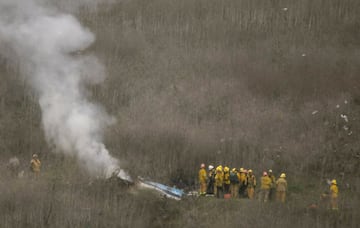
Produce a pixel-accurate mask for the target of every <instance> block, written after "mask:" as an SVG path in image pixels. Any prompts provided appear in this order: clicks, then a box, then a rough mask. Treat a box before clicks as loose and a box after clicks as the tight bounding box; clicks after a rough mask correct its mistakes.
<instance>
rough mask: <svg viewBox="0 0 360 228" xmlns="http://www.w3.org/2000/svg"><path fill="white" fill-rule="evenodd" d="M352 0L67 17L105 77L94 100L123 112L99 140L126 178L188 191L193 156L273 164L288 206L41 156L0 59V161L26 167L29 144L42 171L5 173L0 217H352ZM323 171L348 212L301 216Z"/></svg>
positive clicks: (37, 116)
mask: <svg viewBox="0 0 360 228" xmlns="http://www.w3.org/2000/svg"><path fill="white" fill-rule="evenodd" d="M359 4H360V1H358V0H346V1H344V0H328V1H324V0H302V1H299V0H287V1H282V0H280V1H263V0H220V1H219V0H198V1H191V0H184V1H176V0H167V1H165V0H154V1H146V0H133V1H121V2H118V3H115V4H112V5H109V4H102V5H100V6H99V7H98V8H97V9H96V10H94V9H92V8H90V7H83V8H81V10H79V11H78V12H77V13H76V14H77V17H78V18H79V19H80V20H81V22H82V23H83V24H84V25H86V26H88V27H89V28H90V30H91V31H93V32H94V33H95V34H96V36H97V41H96V42H95V44H94V45H93V46H92V47H91V49H90V50H88V51H89V52H92V53H94V54H95V55H96V56H98V57H99V58H100V59H101V61H102V62H103V63H104V64H105V66H106V68H107V73H108V77H107V79H106V81H105V82H104V83H103V84H101V85H98V86H94V87H92V88H89V89H90V91H91V95H89V99H90V100H92V101H94V102H98V103H100V104H102V105H103V106H104V107H105V109H107V110H108V111H109V112H110V113H111V114H112V115H114V116H115V117H116V118H117V119H118V122H117V123H116V124H115V125H114V126H112V127H111V128H110V129H109V130H108V132H107V133H106V137H105V141H106V142H105V143H106V145H107V147H108V148H109V149H110V151H111V153H112V154H113V155H114V156H116V157H118V158H120V159H121V161H122V163H123V164H122V165H123V166H124V167H126V168H128V170H129V172H130V173H131V174H133V175H134V176H137V175H142V176H150V177H152V178H154V179H156V180H159V181H161V182H164V183H169V184H177V185H180V186H182V187H185V188H186V189H193V188H194V187H195V186H196V175H195V174H196V172H197V167H198V165H199V164H200V163H201V162H206V163H207V164H209V163H214V164H220V163H222V164H227V165H229V166H236V167H239V166H244V167H251V168H253V169H254V170H255V171H256V172H257V174H259V173H260V172H261V171H262V170H264V169H268V168H270V167H272V168H273V169H274V170H275V172H277V173H279V172H281V171H286V172H287V173H288V176H289V182H292V188H291V191H292V194H293V199H292V201H291V203H289V204H288V205H286V208H285V209H283V208H278V205H267V206H263V205H258V204H256V203H254V204H248V202H246V201H244V202H242V201H241V202H230V203H228V202H227V203H224V201H216V200H209V201H205V200H186V201H184V202H181V203H179V204H175V203H173V202H172V201H167V200H165V201H164V200H160V199H157V198H153V197H152V196H149V195H148V194H145V193H142V192H140V193H137V194H136V195H133V194H132V193H131V194H130V193H127V192H123V190H121V189H118V187H116V186H113V185H111V184H110V185H109V184H108V183H106V184H105V183H102V182H96V183H95V184H92V185H88V182H89V178H88V177H87V175H86V174H85V173H83V171H81V170H79V169H78V168H77V165H76V163H75V162H74V161H73V160H72V158H66V157H63V156H60V155H53V154H52V153H50V152H49V151H51V150H53V148H48V147H47V145H46V143H45V141H44V136H43V132H42V129H41V112H40V109H39V106H38V104H37V98H36V95H35V94H34V93H33V92H32V90H31V89H30V87H29V86H28V84H27V82H26V80H24V79H23V78H22V77H21V76H20V73H19V72H18V70H17V69H16V67H15V68H14V67H11V65H10V63H8V62H7V61H6V60H4V59H2V58H1V56H0V79H1V81H2V83H0V150H1V151H2V159H3V161H6V160H7V159H8V158H9V157H11V156H13V155H17V156H18V157H19V158H20V160H21V163H22V166H23V167H22V168H23V169H27V163H28V162H27V159H28V158H29V157H30V156H31V154H32V153H33V152H38V153H40V156H41V159H42V160H43V161H44V173H45V174H44V177H43V179H42V180H41V181H39V182H38V183H37V184H34V183H33V182H32V181H28V180H19V181H13V180H7V179H4V180H3V181H2V185H3V187H1V189H4V190H1V192H2V194H1V197H0V203H1V205H3V206H2V207H0V210H2V213H1V217H0V221H1V222H0V223H1V224H2V226H1V227H193V226H197V227H199V226H204V227H212V226H213V227H215V226H220V225H224V224H226V225H224V226H229V227H230V226H235V227H236V226H237V227H238V226H239V224H240V225H241V224H242V225H243V226H250V227H265V226H266V225H267V227H275V226H278V227H289V226H290V225H291V226H295V227H304V226H309V227H341V226H347V227H356V225H357V223H358V221H357V219H356V215H357V214H356V213H357V212H356V210H352V209H351V208H356V207H357V206H358V202H359V199H358V196H356V195H355V193H356V192H357V191H358V189H360V183H359V174H358V173H359V167H360V165H359V153H358V151H359V149H360V145H359V142H360V140H359V136H358V134H357V132H358V130H359V129H360V126H359V124H358V121H357V119H358V118H359V111H360V106H359V104H360V101H359V100H360V93H359V91H360V90H359V88H360V80H359V78H358V75H359V73H360V67H359V66H360V64H359V61H360V58H359V54H358V51H357V50H358V48H359V46H360V43H359V40H360V37H359V34H360V32H359V30H360V24H359V21H360V18H359V17H360V16H359V15H360V14H359V10H358V9H359V8H360V5H359ZM284 8H287V10H285V9H284ZM0 50H3V49H2V48H1V49H0ZM345 100H347V101H348V103H347V104H344V101H345ZM337 104H340V108H336V105H337ZM315 110H317V111H318V113H317V114H314V115H313V114H312V112H313V111H315ZM340 114H347V115H348V116H349V118H350V121H349V123H345V122H344V121H343V120H342V119H341V118H340V117H339V116H340ZM344 124H347V125H348V127H350V130H351V131H352V134H351V135H348V134H349V131H345V130H344V128H343V127H344ZM4 163H5V162H3V164H4ZM64 170H65V171H64ZM73 173H77V175H73ZM326 178H337V179H338V180H339V182H340V187H341V192H344V193H346V195H347V196H351V197H349V198H347V197H345V198H344V205H345V204H346V202H349V201H351V202H352V203H351V205H350V206H349V208H350V209H349V210H344V211H341V212H340V213H339V214H336V216H333V214H329V212H325V211H324V212H323V213H320V214H315V215H314V214H311V213H310V214H309V213H308V212H307V211H306V210H305V209H304V208H305V207H306V205H304V204H305V203H311V202H312V201H313V200H316V199H317V196H318V195H319V194H320V192H321V191H322V190H323V188H324V187H325V185H324V180H325V179H326ZM83 180H86V181H83ZM304 180H306V181H304ZM118 190H119V191H118ZM308 191H310V193H309V194H307V193H308ZM344 195H345V194H344ZM345 199H346V200H347V201H345ZM349 199H351V200H349ZM238 203H239V204H238ZM154 208H156V210H154ZM217 209H219V210H217ZM282 213H284V214H282ZM234 217H235V218H236V219H234ZM273 218H275V219H273ZM332 219H334V220H332ZM234 224H235V225H234ZM334 224H336V225H334Z"/></svg>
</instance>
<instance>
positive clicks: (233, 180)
mask: <svg viewBox="0 0 360 228" xmlns="http://www.w3.org/2000/svg"><path fill="white" fill-rule="evenodd" d="M230 183H232V184H237V183H239V179H238V176H237V174H236V172H230Z"/></svg>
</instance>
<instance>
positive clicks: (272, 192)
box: [199, 164, 339, 210]
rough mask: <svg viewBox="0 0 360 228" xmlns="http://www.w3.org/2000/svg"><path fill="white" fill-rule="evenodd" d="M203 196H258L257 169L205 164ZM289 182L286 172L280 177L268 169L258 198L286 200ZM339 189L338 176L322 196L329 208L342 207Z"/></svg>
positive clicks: (200, 177)
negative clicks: (339, 204)
mask: <svg viewBox="0 0 360 228" xmlns="http://www.w3.org/2000/svg"><path fill="white" fill-rule="evenodd" d="M199 183H200V192H199V193H200V196H206V195H214V196H215V197H217V198H248V199H251V200H252V199H254V198H255V189H256V187H257V181H256V177H255V175H254V172H253V171H252V170H251V169H249V170H247V169H244V168H240V169H237V168H233V169H231V170H230V168H229V167H227V166H225V167H223V166H221V165H219V166H217V167H216V168H215V167H214V166H213V165H209V166H208V170H206V167H205V164H201V166H200V170H199ZM287 189H288V184H287V181H286V174H285V173H281V174H280V176H279V177H278V178H277V179H276V177H275V175H274V174H273V171H272V170H271V169H270V170H268V172H266V171H264V172H263V173H262V177H261V178H260V191H257V192H258V196H257V198H258V199H259V201H260V202H265V203H266V202H268V201H269V200H272V199H275V200H276V201H278V202H281V203H284V202H285V200H286V192H287ZM338 194H339V188H338V186H337V182H336V180H335V179H333V180H331V182H330V188H329V192H327V193H325V194H323V195H322V199H324V200H325V201H326V202H328V204H329V206H328V207H327V208H330V209H333V210H338Z"/></svg>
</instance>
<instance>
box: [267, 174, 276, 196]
mask: <svg viewBox="0 0 360 228" xmlns="http://www.w3.org/2000/svg"><path fill="white" fill-rule="evenodd" d="M268 176H269V178H270V179H271V187H270V192H269V200H274V199H275V193H276V177H275V175H274V174H273V171H272V169H269V172H268Z"/></svg>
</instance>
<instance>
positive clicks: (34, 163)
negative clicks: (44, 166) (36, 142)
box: [30, 154, 41, 178]
mask: <svg viewBox="0 0 360 228" xmlns="http://www.w3.org/2000/svg"><path fill="white" fill-rule="evenodd" d="M40 168H41V162H40V160H39V157H38V155H37V154H33V156H32V159H31V161H30V170H31V172H32V173H33V174H34V177H35V178H38V177H39V175H40Z"/></svg>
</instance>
